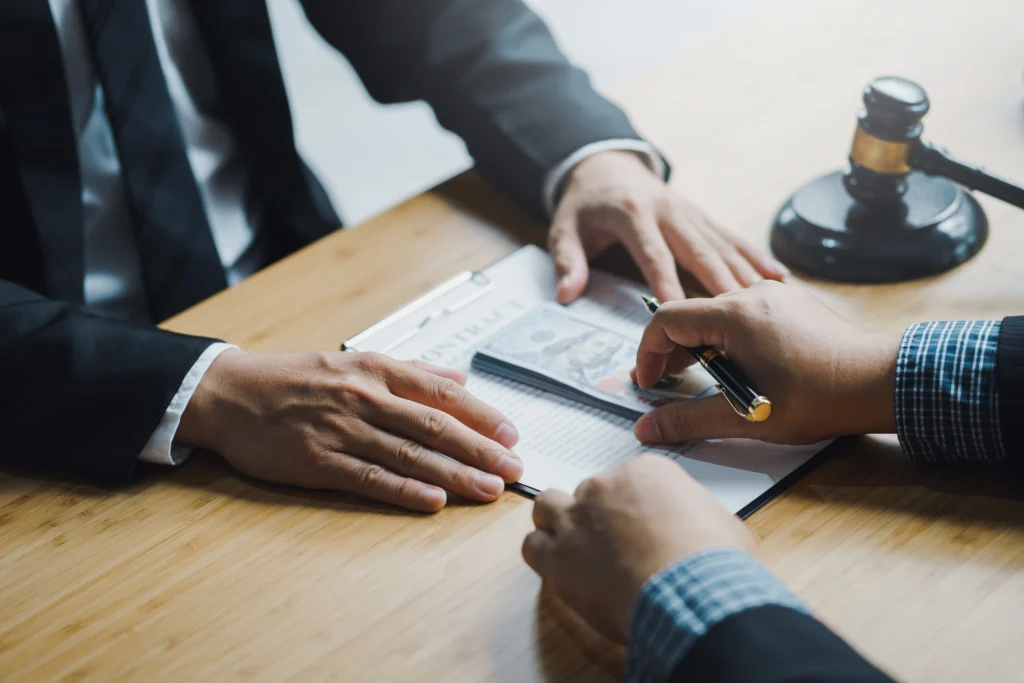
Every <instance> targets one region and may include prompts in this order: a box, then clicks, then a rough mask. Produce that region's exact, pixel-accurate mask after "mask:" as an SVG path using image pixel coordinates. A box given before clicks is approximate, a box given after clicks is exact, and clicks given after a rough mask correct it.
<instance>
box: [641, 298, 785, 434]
mask: <svg viewBox="0 0 1024 683" xmlns="http://www.w3.org/2000/svg"><path fill="white" fill-rule="evenodd" d="M643 300H644V306H646V307H647V310H648V311H650V312H651V313H652V314H654V313H657V312H658V309H659V308H660V306H661V304H660V303H658V300H657V299H654V298H651V297H649V296H645V297H643ZM682 348H684V349H686V351H687V352H689V354H690V355H691V356H692V357H693V358H694V359H695V360H696V361H697V362H698V363H700V364H701V366H702V367H703V368H704V369H705V370H707V372H708V374H709V375H711V378H712V379H714V380H715V382H717V383H718V390H719V391H720V392H722V396H725V400H726V401H728V402H729V405H730V406H732V409H733V410H734V411H735V412H736V414H737V415H739V416H740V417H742V418H744V419H745V420H749V421H750V422H764V421H765V420H767V419H768V418H769V417H771V416H772V402H771V401H769V400H768V399H767V398H766V397H765V396H763V395H762V394H761V392H759V391H758V390H757V389H755V388H754V385H753V384H751V382H750V380H749V379H747V376H746V375H744V374H743V371H742V370H740V369H739V368H738V367H736V365H735V364H734V363H732V362H731V361H730V360H729V359H728V358H726V357H725V356H723V355H722V352H721V351H719V350H718V349H716V348H713V347H711V346H707V345H705V344H700V345H698V346H683V347H682Z"/></svg>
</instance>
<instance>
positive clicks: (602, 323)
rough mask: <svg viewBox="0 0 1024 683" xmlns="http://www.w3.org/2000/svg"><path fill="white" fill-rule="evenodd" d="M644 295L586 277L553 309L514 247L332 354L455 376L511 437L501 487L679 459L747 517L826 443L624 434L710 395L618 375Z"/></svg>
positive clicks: (554, 482)
mask: <svg viewBox="0 0 1024 683" xmlns="http://www.w3.org/2000/svg"><path fill="white" fill-rule="evenodd" d="M643 294H649V292H648V290H647V289H646V288H645V287H643V286H641V285H639V284H637V283H635V282H633V281H631V280H627V279H625V278H621V277H618V276H616V275H612V274H610V273H605V272H601V271H596V270H595V271H593V272H592V273H591V277H590V282H589V285H588V287H587V290H586V292H585V293H584V296H583V297H582V298H580V299H579V300H578V301H576V302H574V303H573V304H571V305H570V306H567V307H562V306H559V305H558V304H557V303H556V284H555V268H554V264H553V262H552V260H551V257H550V256H549V255H548V254H547V253H546V252H545V251H543V250H542V249H540V248H538V247H534V246H526V247H522V248H520V249H519V250H517V251H515V252H513V253H512V254H511V255H509V256H507V257H505V258H504V259H502V260H500V261H498V262H497V263H495V264H493V265H491V266H490V267H488V268H486V269H484V270H483V271H480V272H476V273H463V274H462V275H460V276H457V277H455V278H453V279H452V280H449V281H448V282H446V283H444V284H442V285H440V286H439V287H437V288H436V289H434V290H433V291H431V292H428V293H427V294H425V295H423V296H422V297H420V298H418V299H416V300H415V301H413V302H411V303H409V304H408V305H406V306H405V307H403V308H402V309H400V310H398V311H397V312H395V313H393V314H392V315H389V316H388V317H387V318H385V319H383V320H381V321H380V322H378V323H377V324H375V325H373V326H372V327H370V328H369V329H367V330H365V331H363V332H362V333H360V334H358V335H356V336H355V337H353V338H351V339H349V340H348V341H346V342H345V343H344V344H343V345H342V348H343V349H344V350H346V351H377V352H380V353H384V354H387V355H389V356H392V357H395V358H398V359H402V360H413V359H419V360H423V361H426V362H428V363H433V364H435V365H442V366H446V367H453V368H459V369H463V370H466V371H467V372H468V373H469V379H468V381H467V384H466V386H467V388H468V389H469V390H470V391H471V392H472V393H473V394H474V395H476V396H477V397H478V398H480V399H481V400H483V401H486V402H487V403H490V404H491V405H493V406H494V407H495V408H497V409H498V410H500V411H501V412H502V413H504V414H505V416H506V417H508V418H509V419H510V420H511V421H512V422H513V424H515V426H516V428H517V429H518V430H519V434H520V440H519V443H518V444H517V445H516V447H515V449H514V450H515V452H516V453H517V454H518V455H519V457H520V458H522V460H523V464H524V471H523V476H522V479H521V480H520V482H519V484H517V485H515V486H513V487H511V488H519V489H520V490H521V491H523V492H524V493H527V494H536V493H538V492H540V491H543V490H544V489H547V488H559V489H562V490H565V491H568V492H570V493H571V492H572V491H573V490H574V489H575V488H576V486H577V485H579V483H580V482H582V481H583V480H584V479H586V478H587V477H590V476H593V475H595V474H599V473H601V472H603V471H605V470H608V469H610V468H612V467H615V466H616V465H618V464H621V463H623V462H626V461H627V460H629V459H630V458H634V457H636V456H637V455H639V454H641V453H645V452H654V453H659V454H662V455H664V456H666V457H669V458H672V459H673V460H675V461H676V462H678V463H679V465H680V466H682V467H684V468H685V469H686V470H687V471H688V472H689V473H690V474H691V475H692V476H693V477H694V478H696V479H697V480H698V481H700V482H701V483H702V484H704V486H706V487H707V488H708V489H710V490H711V492H712V493H713V494H714V495H715V496H716V497H717V498H718V500H719V501H720V502H721V503H722V505H724V506H725V507H726V508H727V509H728V510H729V511H730V512H733V513H736V514H739V515H741V516H746V515H748V514H750V513H751V512H753V511H754V510H756V509H757V508H758V507H760V506H761V505H763V504H764V503H765V502H767V501H768V500H770V499H771V498H772V497H773V496H774V495H776V494H777V493H778V492H780V491H781V490H783V489H784V488H785V487H786V486H788V485H789V483H791V482H792V481H794V480H795V479H796V478H797V477H798V476H799V475H800V473H802V472H803V471H805V470H806V469H808V468H809V467H810V463H811V461H812V459H813V458H814V456H815V455H817V454H818V453H819V452H821V450H822V449H823V448H824V447H825V446H826V445H827V444H828V442H823V443H819V444H813V445H808V446H778V445H775V444H768V443H764V442H761V441H753V440H748V439H714V440H707V441H698V442H693V443H686V444H679V445H678V446H675V447H672V448H652V447H649V446H644V445H642V444H640V443H639V442H638V441H637V440H636V437H634V436H633V424H634V423H635V422H636V419H637V418H638V417H639V416H640V415H642V414H643V413H644V412H647V411H648V410H651V409H653V407H655V406H657V405H660V404H661V403H664V402H666V401H678V400H690V399H693V398H699V397H703V396H708V395H711V394H714V393H716V392H717V391H718V390H717V389H716V388H715V383H714V381H713V380H712V379H711V377H710V376H708V375H707V373H705V372H704V370H702V369H700V367H699V366H694V367H692V368H690V369H688V370H686V371H684V372H682V373H680V374H679V375H677V376H675V377H671V378H666V379H665V380H663V382H661V383H659V385H658V386H656V387H655V388H654V389H652V390H641V389H639V388H638V387H636V386H635V385H634V384H633V383H632V381H631V380H630V378H629V370H630V369H631V368H632V367H633V362H634V360H635V358H636V348H637V345H638V343H639V341H640V337H641V334H642V332H643V329H644V325H645V324H646V322H647V320H648V319H649V318H650V314H649V313H648V312H647V310H646V309H645V308H644V306H643V303H642V302H641V298H640V297H641V295H643ZM723 400H724V399H723ZM736 419H737V420H740V419H743V418H741V417H739V416H737V417H736Z"/></svg>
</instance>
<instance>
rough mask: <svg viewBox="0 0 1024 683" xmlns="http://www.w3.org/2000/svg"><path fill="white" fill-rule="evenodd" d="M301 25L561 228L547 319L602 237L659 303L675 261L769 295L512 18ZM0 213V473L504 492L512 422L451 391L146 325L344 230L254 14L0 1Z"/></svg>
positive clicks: (431, 371) (429, 504)
mask: <svg viewBox="0 0 1024 683" xmlns="http://www.w3.org/2000/svg"><path fill="white" fill-rule="evenodd" d="M302 5H303V7H304V9H305V11H306V14H307V16H308V18H309V19H310V21H311V22H312V24H313V25H314V27H315V28H316V29H317V30H318V31H319V32H320V33H321V34H322V35H323V36H324V38H326V39H327V41H328V42H330V43H331V44H332V45H334V46H335V47H336V48H337V49H338V50H340V51H341V52H343V53H344V54H345V56H346V57H347V58H348V59H349V60H350V61H351V62H352V63H353V65H354V66H355V67H356V69H357V70H358V72H359V74H360V76H361V77H362V79H363V81H364V83H365V84H366V86H367V88H368V89H369V91H370V93H371V94H372V95H373V96H374V97H375V98H376V99H378V100H380V101H382V102H397V101H408V100H415V99H424V100H426V101H427V102H429V103H430V105H431V106H432V107H433V109H434V111H435V113H436V115H437V117H438V120H439V121H440V122H441V124H442V125H444V126H445V127H446V128H448V129H450V130H452V131H455V132H456V133H458V134H459V135H460V136H461V137H462V139H463V140H464V141H465V143H466V145H467V147H468V148H469V151H470V152H471V153H472V155H473V157H474V159H475V160H476V165H477V168H478V169H479V170H480V171H481V172H482V173H483V174H484V175H485V176H486V177H487V178H489V179H490V180H491V181H492V182H494V183H495V184H496V185H497V186H498V187H500V188H501V189H502V190H504V191H505V192H506V193H508V194H509V195H510V196H511V197H513V198H514V199H515V200H517V201H518V202H519V203H521V204H522V205H523V206H525V207H527V208H529V209H531V210H532V211H534V212H535V213H536V214H537V215H538V216H542V217H545V216H550V218H551V220H552V230H551V242H550V246H551V249H552V252H553V254H554V256H555V259H556V262H557V264H558V268H559V270H560V273H561V280H560V289H559V296H560V297H561V298H562V299H563V301H569V300H572V299H573V298H575V297H576V296H578V295H579V293H580V292H581V291H582V289H583V287H584V286H585V284H586V280H587V258H588V257H589V256H593V255H594V254H596V253H597V252H599V251H601V250H602V249H604V248H606V247H607V246H609V245H610V244H612V243H614V242H622V243H624V244H625V245H626V247H627V248H628V249H629V250H630V251H631V253H633V255H634V257H635V258H636V260H637V262H638V265H639V266H640V267H641V269H642V270H643V272H644V273H645V275H646V276H647V278H648V280H649V281H650V283H651V285H652V286H653V287H654V288H655V290H656V292H657V294H658V295H659V296H661V297H662V298H664V299H666V300H669V299H672V298H678V297H679V296H681V295H682V289H681V288H680V285H679V280H678V277H677V273H676V269H675V267H676V262H678V263H680V264H681V265H682V266H683V267H687V268H689V269H690V270H692V271H693V272H694V274H695V275H696V276H697V277H698V278H699V279H700V280H701V281H702V282H703V283H704V284H705V285H706V286H707V287H708V288H709V289H711V290H712V291H713V292H720V291H726V290H731V289H736V288H739V287H742V286H746V285H749V284H751V283H753V282H755V281H757V280H760V279H762V278H763V277H773V278H778V277H780V276H781V274H782V272H783V271H782V268H781V266H779V265H778V264H776V263H774V262H773V261H771V260H770V259H767V258H766V257H763V256H761V255H759V254H758V253H756V252H755V251H753V250H751V249H750V248H749V247H747V246H746V245H744V244H742V243H740V242H738V241H736V240H735V239H734V238H733V237H731V236H730V235H728V234H727V233H726V232H724V231H723V230H722V229H721V228H719V227H718V226H716V225H714V224H713V223H712V222H711V221H709V220H708V219H707V218H706V217H705V216H704V215H703V214H702V213H701V212H700V211H699V210H697V209H696V208H695V207H694V206H693V205H692V204H689V203H688V202H686V201H684V200H683V199H682V198H680V197H678V196H676V195H674V194H672V193H671V192H670V191H669V190H668V189H667V188H666V186H665V183H664V179H665V175H666V168H665V164H664V161H663V160H662V159H661V157H660V156H659V155H658V154H657V152H656V151H655V150H654V149H653V148H652V147H651V146H650V145H649V144H648V143H646V142H645V141H643V140H642V139H641V138H640V137H639V136H638V135H637V134H636V132H635V131H634V130H633V128H632V127H631V126H630V124H629V121H628V120H627V119H626V117H625V116H624V115H623V113H622V112H621V111H619V109H617V108H616V107H615V106H614V105H612V104H610V103H609V102H607V101H606V100H604V99H603V98H601V97H600V96H599V95H598V94H597V93H595V92H594V90H593V89H592V88H591V87H590V85H589V82H588V79H587V77H586V75H585V74H584V73H583V72H581V71H580V70H578V69H576V68H574V67H572V66H571V65H570V64H569V63H568V62H567V61H566V60H565V58H564V57H563V56H562V55H561V53H560V52H559V51H558V48H557V46H556V45H555V43H554V41H553V39H552V37H551V35H550V34H549V32H548V31H547V29H546V28H545V26H544V25H543V23H542V22H541V21H540V20H539V19H538V18H537V16H536V15H534V14H533V13H532V12H531V11H530V10H529V9H527V8H526V6H524V5H523V4H522V3H521V2H520V1H519V0H489V1H488V2H479V1H476V0H417V1H415V2H413V1H411V0H407V1H404V2H402V1H399V0H375V1H374V2H356V1H355V0H344V1H343V0H330V1H328V0H319V1H318V0H303V2H302ZM0 211H2V212H3V213H2V219H0V221H2V231H0V377H2V378H3V382H2V386H3V392H2V399H0V400H2V401H3V403H2V407H0V454H2V456H3V457H4V458H7V459H12V460H23V461H28V462H31V463H35V464H38V465H42V466H55V467H60V468H64V469H70V470H76V471H79V472H85V473H89V474H98V475H103V476H109V477H115V478H122V479H123V478H127V477H129V476H130V475H131V473H132V471H133V469H134V467H135V464H136V462H137V461H138V460H139V459H140V458H141V459H143V460H149V461H153V462H158V463H164V464H176V463H178V462H180V461H181V459H182V458H183V457H184V456H185V454H186V453H187V450H188V447H191V446H202V447H207V448H211V449H214V450H217V451H219V452H220V453H222V454H223V456H224V457H225V458H226V459H227V460H228V461H229V462H231V463H232V464H233V465H235V466H236V467H238V468H239V469H241V470H244V471H246V472H248V473H250V474H253V475H255V476H259V477H263V478H266V479H270V480H274V481H279V482H285V483H290V484H296V485H301V486H311V487H320V488H337V489H343V490H348V491H355V492H358V493H361V494H364V495H368V496H371V497H374V498H378V499H381V500H385V501H390V502H394V503H397V504H401V505H405V506H407V507H411V508H414V509H420V510H436V509H438V508H440V507H441V506H443V505H444V504H445V490H450V491H455V492H457V493H459V494H462V495H464V496H468V497H470V498H473V499H476V500H483V501H488V500H493V499H494V498H496V497H497V496H498V495H499V494H500V492H501V490H502V488H503V485H504V482H508V481H514V480H515V479H516V478H517V477H518V476H519V473H520V472H521V469H522V465H521V463H520V462H519V460H518V458H517V457H516V456H515V455H514V454H513V453H512V451H511V450H509V449H510V448H511V447H512V446H513V445H514V444H515V441H516V438H517V436H516V431H515V428H514V427H513V426H512V425H510V424H509V423H508V421H507V420H506V419H505V418H504V417H503V416H501V415H500V413H498V412H497V411H495V410H493V409H492V408H490V407H488V406H486V405H483V404H481V403H480V402H479V401H476V400H475V399H474V398H473V397H472V396H470V395H469V394H468V393H467V392H466V391H465V390H464V389H463V388H462V387H461V386H460V384H459V380H460V376H459V375H458V373H452V372H450V371H446V370H440V369H436V368H425V367H422V366H412V365H407V364H400V363H395V362H393V361H390V360H388V359H384V358H379V357H377V356H361V355H356V354H352V355H344V356H343V355H340V354H332V353H325V354H276V355H270V354H252V353H246V352H243V351H241V350H238V349H235V348H234V347H231V346H230V345H227V344H221V343H217V342H216V340H210V339H201V338H195V337H188V336H182V335H176V334H172V333H169V332H164V331H160V330H158V329H156V328H154V327H151V326H150V324H151V323H152V322H155V321H159V320H162V319H164V318H166V317H168V316H170V315H173V314H174V313H177V312H178V311H181V310H183V309H184V308H186V307H188V306H190V305H192V304H194V303H196V302H197V301H200V300H202V299H203V298H205V297H207V296H209V295H210V294H213V293H215V292H217V291H218V290H220V289H222V288H223V287H225V286H229V285H231V284H234V283H236V282H238V281H239V280H241V279H243V278H244V277H246V276H247V275H249V274H251V273H252V272H254V271H255V270H257V269H259V268H261V267H262V266H264V265H265V264H267V263H269V262H271V261H273V260H275V259H277V258H280V257H281V256H283V255H285V254H287V253H289V252H290V251H292V250H294V249H296V248H297V247H299V246H301V245H305V244H308V243H310V242H312V241H314V240H316V239H318V238H320V237H322V236H323V235H325V234H327V233H329V232H330V231H332V230H335V229H336V228H338V226H339V224H340V221H339V219H338V217H337V216H336V215H335V213H334V211H333V209H332V207H331V205H330V203H329V201H328V200H327V197H326V195H325V193H324V191H323V189H322V187H321V186H320V184H319V182H318V181H317V179H316V178H315V177H314V176H313V174H312V173H311V172H310V171H309V169H308V168H307V167H306V165H305V164H304V163H303V161H302V159H301V158H300V157H299V155H298V153H297V152H296V149H295V145H294V141H293V137H292V123H291V117H290V114H289V110H288V103H287V99H286V97H285V90H284V86H283V83H282V79H281V73H280V70H279V66H278V62H277V55H276V53H275V48H274V42H273V37H272V33H271V26H270V22H269V19H268V15H267V8H266V6H265V5H264V4H263V3H261V2H258V0H145V1H143V0H138V1H135V0H131V1H129V0H5V2H4V3H2V6H0ZM435 450H436V451H440V452H441V453H444V454H447V455H449V456H452V458H453V459H454V461H453V460H449V459H446V458H442V457H439V456H438V455H437V454H436V453H435V452H434V451H435Z"/></svg>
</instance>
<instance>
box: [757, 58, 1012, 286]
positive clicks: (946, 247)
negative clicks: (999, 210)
mask: <svg viewBox="0 0 1024 683" xmlns="http://www.w3.org/2000/svg"><path fill="white" fill-rule="evenodd" d="M863 99H864V107H863V109H861V111H860V113H859V115H858V117H857V128H856V131H855V133H854V136H853V144H852V145H851V149H850V156H849V167H848V168H847V169H846V170H844V171H835V172H833V173H829V174H827V175H825V176H822V177H820V178H817V179H815V180H813V181H811V182H810V183H808V184H807V185H805V186H804V187H803V188H801V189H800V190H798V191H797V192H796V193H795V194H794V195H793V196H792V197H790V198H789V199H788V200H786V202H785V204H783V206H782V208H781V209H780V210H779V213H778V215H777V216H776V218H775V222H774V225H773V227H772V235H771V246H772V251H773V252H774V253H775V255H776V256H777V257H778V258H779V259H780V260H781V261H783V262H784V263H786V264H787V265H788V266H790V267H792V268H794V269H795V270H799V271H803V272H805V273H807V274H809V275H813V276H817V277H820V278H824V279H829V280H840V281H846V282H895V281H899V280H907V279H911V278H916V277H922V276H925V275H930V274H934V273H939V272H942V271H945V270H948V269H950V268H953V267H955V266H957V265H959V264H961V263H963V262H964V261H966V260H967V259H969V258H971V257H972V256H973V255H974V254H976V253H977V252H978V250H980V249H981V247H982V245H984V243H985V239H986V238H987V236H988V221H987V219H986V217H985V213H984V211H983V210H982V208H981V206H980V205H979V204H978V202H977V200H976V199H975V198H974V197H973V196H972V195H971V194H970V193H969V192H967V191H966V190H965V189H964V188H969V189H971V190H977V191H979V192H984V193H986V194H988V195H991V196H993V197H996V198H997V199H1001V200H1003V201H1005V202H1008V203H1009V204H1013V205H1014V206H1017V207H1020V208H1024V187H1021V186H1020V185H1017V184H1015V183H1013V182H1011V181H1009V180H1006V179H1004V178H1000V177H998V176H995V175H993V174H991V173H988V172H987V171H985V170H984V169H982V168H981V167H978V166H973V165H971V164H967V163H964V162H962V161H959V160H957V159H955V158H953V157H952V156H951V155H950V154H949V153H947V152H946V151H945V150H944V149H942V148H940V147H937V146H935V145H932V144H930V143H928V142H925V141H923V140H922V139H921V134H922V132H923V130H924V126H923V124H922V123H921V119H922V118H923V117H924V115H925V114H926V113H928V109H929V106H930V104H929V101H928V96H927V94H926V93H925V91H924V89H923V88H921V86H919V85H918V84H916V83H914V82H912V81H909V80H907V79H905V78H899V77H896V76H884V77H881V78H877V79H875V80H874V81H872V82H871V83H870V84H869V85H868V86H867V87H866V88H865V89H864V98H863ZM1021 153H1024V149H1022V150H1021Z"/></svg>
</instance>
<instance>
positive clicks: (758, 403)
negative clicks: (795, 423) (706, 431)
mask: <svg viewBox="0 0 1024 683" xmlns="http://www.w3.org/2000/svg"><path fill="white" fill-rule="evenodd" d="M715 387H716V388H717V389H718V393H720V394H721V395H722V396H724V397H725V400H726V401H728V402H729V405H730V406H731V407H732V409H733V411H734V412H735V413H736V414H737V415H739V416H740V417H742V418H743V419H744V420H746V421H747V422H764V421H765V420H767V419H768V418H769V417H771V416H772V402H771V401H769V400H768V399H767V398H765V397H764V396H758V397H756V398H755V399H754V400H753V401H751V402H750V409H749V410H748V409H747V408H745V407H743V405H741V404H740V403H739V402H738V401H737V400H736V399H734V398H733V397H732V396H731V395H730V394H729V392H728V391H726V390H725V388H724V387H723V386H722V385H721V384H716V385H715Z"/></svg>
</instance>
